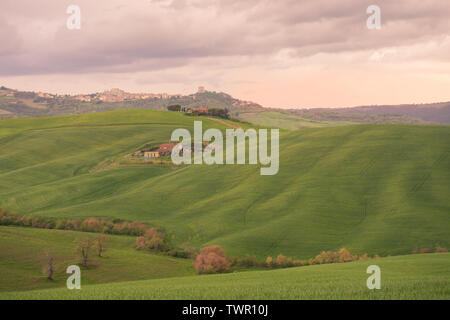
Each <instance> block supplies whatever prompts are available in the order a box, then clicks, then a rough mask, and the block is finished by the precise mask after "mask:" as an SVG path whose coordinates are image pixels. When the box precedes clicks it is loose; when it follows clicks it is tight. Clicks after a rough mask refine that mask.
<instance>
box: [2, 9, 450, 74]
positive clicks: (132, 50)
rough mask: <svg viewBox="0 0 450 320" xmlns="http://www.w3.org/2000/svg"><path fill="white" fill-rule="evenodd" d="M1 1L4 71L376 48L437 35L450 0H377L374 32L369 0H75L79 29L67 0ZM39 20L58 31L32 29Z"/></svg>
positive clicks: (131, 66) (114, 67) (138, 66)
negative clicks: (70, 25)
mask: <svg viewBox="0 0 450 320" xmlns="http://www.w3.org/2000/svg"><path fill="white" fill-rule="evenodd" d="M4 2H5V3H4V4H3V3H2V8H3V17H4V19H2V20H1V22H0V30H2V29H3V30H2V31H0V35H3V34H4V33H5V32H6V33H7V34H8V35H9V36H8V37H7V39H8V41H7V42H6V46H3V47H2V48H0V74H3V75H21V74H41V73H42V74H44V73H79V72H83V73H89V72H130V71H149V70H161V69H165V68H171V67H178V66H182V65H185V64H189V63H190V62H191V61H192V60H193V59H199V58H210V57H216V58H217V59H220V58H221V57H232V56H236V57H238V56H250V57H251V56H264V55H271V54H274V53H276V52H278V51H279V50H281V49H284V48H290V49H293V50H295V52H296V53H297V54H298V56H308V55H314V54H317V53H321V52H325V53H335V52H336V53H338V52H346V51H356V50H367V49H370V50H376V49H379V48H383V47H389V46H397V45H411V44H416V43H420V42H421V41H427V40H430V39H440V38H439V37H442V35H446V34H447V35H448V33H449V19H448V16H449V15H450V5H449V4H448V3H447V2H446V1H441V0H422V1H419V0H410V1H387V0H380V1H378V2H379V5H380V7H381V8H382V23H383V28H382V29H381V30H379V31H371V30H368V29H367V28H366V27H365V22H366V19H367V15H366V12H365V9H366V8H367V6H368V5H369V4H372V2H373V1H366V0H340V1H334V2H332V1H328V0H326V1H325V0H306V1H299V0H285V1H266V0H258V1H257V0H247V1H237V0H208V1H207V0H191V1H189V0H173V1H155V0H153V1H144V0H142V1H136V2H129V1H126V0H108V1H106V0H102V1H88V0H78V1H77V2H78V4H79V5H80V7H81V8H82V29H81V30H79V31H69V30H67V29H66V27H65V22H66V19H67V15H66V13H65V9H66V8H67V5H68V4H70V3H71V2H70V1H58V2H57V4H56V5H55V1H52V0H42V1H39V2H37V1H25V0H15V1H11V0H4ZM25 3H26V4H27V5H24V4H25ZM18 21H20V22H21V23H17V22H18ZM34 25H42V26H43V27H42V28H43V29H44V30H46V28H48V30H54V32H53V33H51V34H49V35H48V36H47V35H45V34H43V35H42V34H41V35H39V34H36V33H33V26H34ZM2 26H4V28H2ZM2 38H3V37H2Z"/></svg>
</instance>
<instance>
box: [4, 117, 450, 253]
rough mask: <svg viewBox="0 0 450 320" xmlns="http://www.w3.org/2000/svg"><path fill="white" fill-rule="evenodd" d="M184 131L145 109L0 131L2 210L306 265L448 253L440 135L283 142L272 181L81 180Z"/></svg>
mask: <svg viewBox="0 0 450 320" xmlns="http://www.w3.org/2000/svg"><path fill="white" fill-rule="evenodd" d="M192 121H193V118H192V117H187V116H182V115H180V114H176V113H169V112H157V111H148V110H136V111H114V112H107V113H97V114H89V115H82V116H69V117H58V118H47V119H45V118H39V119H12V120H2V121H0V137H2V136H3V138H0V180H1V184H0V206H1V207H4V208H6V209H9V210H14V211H18V212H21V213H29V214H35V215H46V216H55V217H57V216H65V217H74V216H109V217H119V218H125V219H131V220H136V221H144V222H145V221H147V222H150V223H153V224H156V225H161V226H165V227H167V228H168V229H169V230H171V231H172V232H174V234H175V235H176V237H177V239H178V241H179V242H186V243H188V244H189V245H195V246H199V245H205V244H219V245H222V246H223V247H224V248H225V249H226V250H227V252H229V253H230V254H233V255H244V254H247V253H250V254H256V255H257V256H259V257H265V256H267V255H276V254H279V253H283V254H285V255H289V256H295V257H300V258H309V257H311V256H313V255H315V254H317V253H318V252H319V251H321V250H335V249H339V248H340V247H347V248H349V249H351V250H352V251H356V252H358V253H362V252H368V253H370V254H374V253H378V254H402V253H409V252H411V250H413V249H414V248H416V247H433V246H434V245H435V244H437V243H440V244H441V245H442V246H447V247H448V246H449V244H450V236H449V233H448V229H449V227H450V218H449V215H448V212H449V211H450V210H449V209H450V201H449V198H448V194H449V193H450V185H449V183H448V181H449V180H450V170H449V169H450V158H449V150H450V139H449V135H450V128H449V127H447V126H412V125H356V126H345V127H334V128H318V129H304V130H301V131H296V132H282V134H281V138H280V143H281V147H280V148H281V153H280V163H281V165H280V171H279V173H278V174H277V175H275V176H261V175H260V173H259V168H258V166H250V165H247V166H229V165H228V166H206V165H203V166H188V167H183V168H179V169H177V170H174V169H169V168H163V167H156V166H155V167H127V168H118V169H112V170H107V171H100V172H95V173H90V174H89V173H88V171H89V169H90V168H92V167H94V166H95V165H97V164H98V163H100V162H101V161H103V160H104V159H107V158H111V157H116V156H118V155H121V154H125V153H128V152H130V151H132V150H134V149H135V148H136V147H137V146H139V145H142V144H144V143H147V142H157V141H167V140H168V139H169V138H170V134H171V132H172V130H173V129H174V128H178V127H187V128H190V127H192ZM204 125H205V126H213V127H220V124H219V123H216V122H213V121H206V120H204ZM33 128H36V129H33ZM25 129H26V130H25ZM31 129H33V130H31Z"/></svg>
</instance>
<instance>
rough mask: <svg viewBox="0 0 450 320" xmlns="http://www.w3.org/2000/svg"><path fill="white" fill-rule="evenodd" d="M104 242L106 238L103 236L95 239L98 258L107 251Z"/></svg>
mask: <svg viewBox="0 0 450 320" xmlns="http://www.w3.org/2000/svg"><path fill="white" fill-rule="evenodd" d="M106 241H107V237H106V236H105V235H104V234H100V235H98V236H96V237H95V248H96V249H97V255H98V256H99V257H102V256H103V253H104V252H105V251H106V250H107V246H106Z"/></svg>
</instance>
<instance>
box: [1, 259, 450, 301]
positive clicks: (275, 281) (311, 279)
mask: <svg viewBox="0 0 450 320" xmlns="http://www.w3.org/2000/svg"><path fill="white" fill-rule="evenodd" d="M449 263H450V254H449V253H445V254H428V255H410V256H398V257H389V258H382V259H377V260H370V261H358V262H352V263H344V264H332V265H316V266H308V267H300V268H292V269H281V270H274V271H253V272H242V273H233V274H224V275H208V276H195V277H184V278H170V279H157V280H149V281H137V282H124V283H113V284H105V285H94V286H83V285H82V288H81V290H79V291H76V290H73V291H70V290H67V289H54V290H41V291H28V292H17V293H0V299H450V289H449V288H450V269H449V268H448V265H449ZM371 264H376V265H378V266H379V267H380V268H381V289H380V290H369V289H367V287H366V280H367V277H368V276H369V275H368V274H366V269H367V267H368V266H369V265H371Z"/></svg>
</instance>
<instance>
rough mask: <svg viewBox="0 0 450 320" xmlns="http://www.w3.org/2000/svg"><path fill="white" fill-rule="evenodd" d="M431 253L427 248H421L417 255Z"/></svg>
mask: <svg viewBox="0 0 450 320" xmlns="http://www.w3.org/2000/svg"><path fill="white" fill-rule="evenodd" d="M432 252H433V251H431V249H428V248H422V249H420V251H419V253H432Z"/></svg>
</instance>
